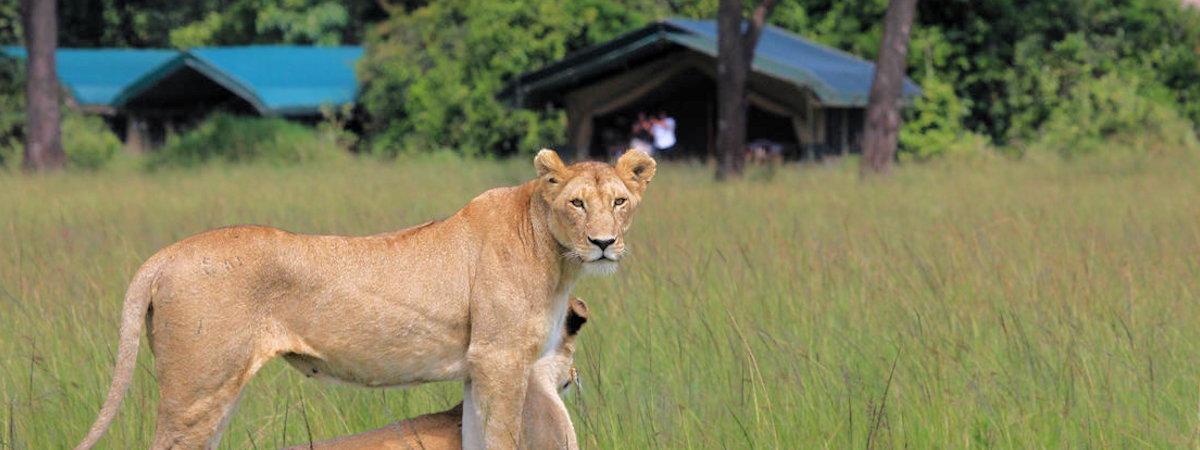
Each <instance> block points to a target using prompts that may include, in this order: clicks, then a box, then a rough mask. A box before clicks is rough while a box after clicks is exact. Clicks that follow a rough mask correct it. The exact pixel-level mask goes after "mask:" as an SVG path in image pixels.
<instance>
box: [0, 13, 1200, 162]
mask: <svg viewBox="0 0 1200 450" xmlns="http://www.w3.org/2000/svg"><path fill="white" fill-rule="evenodd" d="M716 5H717V1H716V0H627V1H605V0H569V1H549V0H515V1H510V2H494V1H485V0H445V1H437V2H422V1H396V2H376V1H371V0H355V1H349V2H333V1H328V0H204V1H197V2H184V3H178V2H172V1H165V0H86V1H77V2H63V6H62V12H61V16H62V20H61V27H60V44H61V45H63V46H83V47H90V46H138V47H146V46H150V47H167V46H174V47H184V48H186V47H191V46H198V45H231V44H249V43H305V44H317V45H332V44H360V43H361V44H363V45H366V47H367V57H366V58H365V59H364V61H363V62H362V64H360V67H359V75H360V80H361V82H362V83H363V89H362V91H361V92H362V94H361V99H360V105H361V108H360V110H359V111H357V113H358V114H359V116H360V117H362V118H363V119H364V120H365V124H366V127H365V128H366V136H365V137H366V138H367V139H365V140H363V141H362V144H363V145H362V146H361V147H360V148H362V149H366V150H370V151H372V152H374V153H376V154H379V155H383V156H387V157H391V156H395V155H397V154H400V153H413V152H418V153H419V152H429V151H453V152H457V153H460V154H464V155H482V154H489V155H507V154H512V153H517V152H529V151H532V150H536V149H538V148H541V147H544V146H549V145H553V144H556V143H561V142H563V141H564V132H565V117H564V115H563V113H562V112H561V111H554V110H551V111H547V110H524V109H512V108H510V107H508V106H507V105H504V104H502V103H501V102H500V101H499V100H497V98H496V94H497V92H499V90H500V89H502V88H503V86H504V84H505V83H506V82H508V81H509V80H511V79H512V78H513V77H514V76H516V75H517V74H520V73H522V72H524V71H528V70H532V69H535V68H537V67H540V66H542V65H544V64H547V63H549V62H551V61H554V60H556V59H559V58H561V57H563V56H564V55H566V54H568V53H570V52H572V51H575V50H579V49H581V48H584V47H587V46H589V45H592V44H595V43H599V42H602V41H605V40H608V39H610V38H612V37H614V36H616V35H619V34H620V33H623V32H627V31H630V30H633V29H636V28H638V27H641V26H644V25H645V24H646V23H648V22H650V21H653V20H656V19H660V18H665V17H671V16H682V17H693V18H713V17H714V16H715V13H716ZM886 5H887V1H886V0H856V1H850V2H846V1H832V0H781V2H780V5H779V6H778V8H777V9H776V11H775V14H774V15H773V16H772V18H771V22H772V23H773V24H775V25H777V26H779V27H782V28H785V29H788V30H790V31H793V32H795V33H798V34H800V35H802V36H805V37H808V38H811V39H814V40H816V41H818V42H822V43H825V44H827V45H831V46H834V47H837V48H840V49H843V50H846V51H849V52H851V53H854V54H856V55H859V56H861V57H863V58H866V59H873V58H874V57H875V52H876V50H877V48H878V45H879V44H878V43H879V39H880V31H881V29H880V27H881V24H882V17H883V13H884V10H885V8H886ZM16 11H17V9H16V8H15V7H0V42H11V43H16V42H19V40H20V39H19V36H20V33H19V31H20V27H19V23H18V21H16V20H15V14H16ZM909 66H910V70H909V73H910V76H911V77H912V78H913V79H914V80H915V81H917V83H919V84H920V85H921V86H922V87H923V88H924V90H925V96H924V97H923V98H922V99H921V100H920V101H918V103H917V104H916V105H915V107H914V108H910V109H909V110H908V116H909V117H908V121H907V122H906V123H905V125H904V130H903V132H902V133H903V137H902V139H901V144H902V149H901V150H902V152H903V157H904V158H905V159H906V160H910V161H918V160H928V159H930V158H934V157H937V156H939V155H943V154H947V153H956V152H959V151H978V150H979V149H981V148H989V147H998V148H999V150H1000V151H1002V152H1004V153H1008V154H1012V155H1021V154H1022V153H1023V152H1024V151H1025V149H1026V148H1028V147H1029V144H1030V143H1032V142H1033V141H1039V140H1045V139H1055V140H1058V142H1057V143H1056V145H1057V146H1059V147H1060V151H1061V152H1064V153H1074V152H1092V151H1096V150H1097V149H1098V148H1100V147H1103V146H1099V145H1096V142H1102V141H1104V140H1105V139H1107V137H1108V135H1109V134H1111V133H1112V131H1111V130H1110V128H1113V127H1115V128H1117V129H1124V130H1136V129H1141V128H1152V129H1154V132H1155V136H1158V135H1160V134H1163V133H1165V134H1167V135H1166V136H1164V139H1165V140H1166V141H1167V142H1171V143H1174V142H1178V141H1179V140H1180V139H1183V138H1182V137H1181V136H1180V135H1179V133H1180V132H1182V131H1184V130H1185V129H1186V128H1191V129H1192V132H1193V133H1194V132H1195V124H1196V123H1197V122H1198V121H1200V11H1198V10H1197V9H1182V8H1181V7H1180V2H1179V1H1178V0H1121V1H1117V0H1021V1H1017V0H977V1H964V0H926V1H922V2H920V4H919V10H918V14H917V23H916V24H915V26H914V29H913V37H912V43H911V51H910V53H909ZM8 78H11V77H8ZM8 78H6V77H0V92H3V91H4V88H3V84H5V83H11V82H12V81H11V80H9V79H8ZM1102 91H1103V92H1104V95H1106V96H1109V97H1110V98H1109V99H1108V100H1085V99H1084V97H1085V96H1086V95H1087V94H1085V93H1087V92H1092V93H1098V92H1102ZM2 95H3V94H0V100H3V99H4V97H3V96H2ZM1117 99H1120V100H1119V101H1121V102H1125V103H1123V104H1127V105H1128V104H1138V105H1143V106H1140V107H1139V108H1141V109H1139V110H1144V109H1146V108H1152V109H1154V110H1155V111H1156V112H1155V113H1153V114H1146V113H1136V114H1125V113H1123V112H1120V111H1118V110H1116V109H1113V108H1108V109H1106V108H1104V107H1103V104H1104V103H1105V102H1110V101H1114V100H1117ZM16 104H17V103H15V102H6V104H5V105H0V110H11V109H12V108H11V107H10V106H8V105H16ZM1093 107H1094V108H1097V109H1089V110H1087V111H1083V110H1081V109H1080V108H1093ZM3 114H7V112H3V111H0V145H2V142H3V141H5V140H6V139H11V136H13V134H12V133H11V131H6V130H5V129H4V126H5V124H6V123H10V122H6V121H5V118H4V117H2V115H3ZM1079 114H1083V115H1085V116H1087V117H1088V119H1087V120H1088V123H1089V125H1086V126H1079V127H1076V126H1074V125H1072V124H1069V123H1067V122H1070V120H1069V118H1070V117H1075V116H1076V115H1079ZM1163 115H1166V116H1170V117H1172V119H1170V120H1169V121H1170V126H1169V127H1161V126H1158V125H1157V124H1156V123H1154V122H1153V120H1155V118H1158V117H1160V116H1163ZM1056 118H1057V119H1056ZM1176 125H1178V126H1176ZM1047 127H1050V128H1047ZM1064 127H1066V128H1073V129H1072V130H1069V131H1068V130H1065V129H1064ZM10 129H11V127H10ZM1134 147H1135V148H1141V146H1134Z"/></svg>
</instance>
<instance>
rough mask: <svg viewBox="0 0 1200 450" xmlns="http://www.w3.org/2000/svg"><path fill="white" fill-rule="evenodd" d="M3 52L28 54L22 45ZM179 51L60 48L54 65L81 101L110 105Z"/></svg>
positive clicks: (78, 100)
mask: <svg viewBox="0 0 1200 450" xmlns="http://www.w3.org/2000/svg"><path fill="white" fill-rule="evenodd" d="M0 53H3V55H7V56H9V57H14V58H21V59H24V58H25V49H24V48H23V47H0ZM178 54H179V52H177V51H174V50H161V49H130V48H96V49H85V48H60V49H58V50H57V51H56V52H55V66H56V69H57V70H56V72H57V73H58V79H59V82H60V83H62V84H63V85H64V86H66V88H67V90H69V91H70V92H71V96H72V97H74V98H75V101H76V102H78V103H79V104H80V105H84V106H109V107H111V106H113V100H115V99H116V97H117V96H118V95H119V94H120V93H121V91H122V90H124V89H125V88H126V87H128V86H129V85H130V84H132V83H133V82H134V81H137V79H138V78H140V77H142V76H143V75H145V74H147V73H149V72H150V71H152V70H154V68H156V67H158V66H159V65H161V64H163V63H164V62H167V61H168V60H170V59H171V58H172V57H174V56H176V55H178Z"/></svg>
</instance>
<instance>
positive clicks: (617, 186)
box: [533, 150, 656, 273]
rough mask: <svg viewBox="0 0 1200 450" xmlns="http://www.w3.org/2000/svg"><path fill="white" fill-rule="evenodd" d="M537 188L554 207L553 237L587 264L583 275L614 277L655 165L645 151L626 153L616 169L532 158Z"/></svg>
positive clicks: (550, 154) (549, 154) (552, 156)
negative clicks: (630, 227) (610, 274)
mask: <svg viewBox="0 0 1200 450" xmlns="http://www.w3.org/2000/svg"><path fill="white" fill-rule="evenodd" d="M533 166H534V168H535V169H537V174H538V183H539V186H538V189H539V191H540V193H541V196H542V198H543V199H544V200H545V201H546V203H548V204H549V205H550V211H551V213H550V232H551V233H552V234H553V235H554V238H555V239H556V240H558V243H559V244H560V245H562V246H563V247H565V248H566V249H567V251H566V253H565V256H566V257H568V258H574V259H576V260H578V261H579V262H580V263H582V264H583V268H584V272H585V273H612V272H614V271H616V269H617V261H620V260H621V257H622V256H624V254H625V238H624V236H625V230H628V229H629V225H630V223H632V221H633V212H634V210H636V209H637V206H638V203H640V202H641V200H642V193H643V192H645V191H646V186H647V185H648V184H650V180H651V179H653V178H654V171H655V168H656V164H655V162H654V159H653V158H651V157H650V155H647V154H646V153H644V152H641V151H637V150H630V151H628V152H625V154H624V155H622V156H621V158H620V159H618V160H617V164H616V165H608V164H605V163H601V162H582V163H576V164H572V165H570V166H567V165H565V164H563V162H562V159H559V157H558V153H555V152H554V151H553V150H542V151H540V152H538V154H537V156H536V157H534V159H533Z"/></svg>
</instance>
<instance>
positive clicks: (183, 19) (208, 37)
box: [0, 0, 385, 47]
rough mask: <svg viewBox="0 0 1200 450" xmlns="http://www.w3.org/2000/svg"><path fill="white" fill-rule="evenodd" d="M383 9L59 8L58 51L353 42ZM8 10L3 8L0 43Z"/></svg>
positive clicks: (333, 4) (243, 3)
mask: <svg viewBox="0 0 1200 450" xmlns="http://www.w3.org/2000/svg"><path fill="white" fill-rule="evenodd" d="M4 4H8V3H7V2H6V3H4ZM383 7H384V6H383V2H378V1H376V0H345V1H333V0H194V1H176V0H141V1H136V2H129V1H109V0H105V1H70V2H59V25H60V26H59V29H60V39H59V45H62V46H64V47H169V46H177V47H194V46H200V45H237V44H279V43H295V44H321V45H333V44H350V43H357V42H360V41H361V39H362V35H363V34H364V30H365V29H366V27H367V26H368V25H369V24H371V23H374V22H376V21H378V20H381V19H382V18H383V17H384V16H385V15H384V11H383ZM4 12H5V10H4V7H3V6H0V39H2V38H3V33H2V31H3V29H2V27H3V13H4ZM4 42H5V41H3V40H0V43H4Z"/></svg>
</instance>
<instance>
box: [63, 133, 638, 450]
mask: <svg viewBox="0 0 1200 450" xmlns="http://www.w3.org/2000/svg"><path fill="white" fill-rule="evenodd" d="M534 167H535V169H536V170H537V178H534V179H533V180H530V181H528V182H526V183H524V184H521V185H519V186H514V187H509V188H498V189H492V190H489V191H487V192H484V193H483V194H481V195H480V196H478V197H476V198H475V199H473V200H471V202H470V203H468V204H467V205H466V206H465V207H463V208H462V209H461V210H459V211H458V212H456V213H455V214H454V215H453V216H451V217H449V218H447V219H446V220H443V221H440V222H431V223H428V224H425V225H421V226H418V227H415V228H410V229H406V230H401V231H397V232H394V233H387V234H381V235H375V236H366V237H345V236H311V235H300V234H294V233H289V232H286V231H282V230H278V229H274V228H267V227H256V226H239V227H231V228H222V229H218V230H213V231H209V232H206V233H202V234H199V235H196V236H193V237H190V238H187V239H184V240H182V241H180V242H177V243H175V244H173V245H171V246H168V247H166V248H164V249H162V250H160V251H159V252H158V253H156V254H155V255H154V256H151V257H150V259H149V260H147V261H146V262H145V263H144V264H143V265H142V267H141V268H140V269H138V272H137V274H136V275H134V277H133V281H132V282H131V283H130V286H129V290H128V291H126V293H125V304H124V307H123V310H122V319H121V328H120V337H119V341H118V350H117V361H116V367H115V369H114V372H115V373H114V375H113V380H112V384H111V386H110V388H109V392H108V398H107V399H106V400H105V401H104V405H103V406H102V407H101V409H100V414H99V416H98V417H97V418H96V422H95V423H94V424H92V428H91V429H90V431H88V434H87V436H86V437H85V438H84V440H83V442H82V443H80V444H79V446H78V447H77V448H81V449H87V448H91V447H92V446H94V445H95V444H96V441H98V440H99V439H100V437H101V435H103V434H104V432H105V430H106V429H107V428H108V426H109V425H110V424H111V422H112V420H113V417H114V416H115V415H116V413H117V409H118V407H119V405H120V403H121V400H122V398H123V397H124V396H125V391H126V390H127V389H128V387H129V384H130V381H131V379H132V378H133V369H134V364H135V362H136V359H137V351H138V336H139V335H140V334H141V329H142V326H143V325H144V326H145V327H146V328H147V329H148V330H149V333H148V334H149V342H150V349H151V351H153V352H154V355H155V360H154V370H155V373H156V374H157V380H158V386H159V398H160V400H159V405H158V417H157V420H156V423H155V434H154V441H153V444H152V447H153V448H155V449H164V448H204V447H208V448H211V447H215V446H216V444H217V442H218V441H219V440H220V435H221V431H222V430H223V429H224V426H225V424H226V422H227V421H228V420H229V417H230V415H231V414H230V413H231V411H233V408H234V405H235V404H236V403H237V399H238V397H239V395H240V394H241V392H242V387H243V386H245V385H246V383H247V382H248V381H249V380H250V378H251V377H253V376H254V373H255V372H256V371H258V369H259V368H261V367H262V366H263V364H265V363H266V362H267V361H269V360H270V359H272V358H274V357H276V356H283V357H284V358H286V359H287V361H288V362H289V363H291V364H292V365H293V366H294V367H296V368H297V369H299V370H301V371H303V372H304V373H307V374H309V375H312V376H320V377H326V378H330V379H335V380H340V381H344V382H349V383H356V384H361V385H366V386H402V385H411V384H417V383H422V382H427V381H436V380H466V382H465V383H464V392H463V396H464V398H465V405H464V412H463V432H462V437H463V445H464V447H466V448H479V447H482V446H485V445H486V447H487V448H514V447H516V446H517V445H518V444H519V443H520V442H521V428H522V427H521V416H522V413H523V406H524V399H525V390H526V383H527V378H526V374H527V373H528V368H529V366H530V365H531V364H533V363H534V361H536V360H537V359H538V358H539V357H540V356H542V355H545V354H546V353H547V352H551V351H553V349H555V348H557V346H558V342H559V340H560V339H561V337H562V333H561V332H559V330H561V327H559V326H558V324H560V323H562V321H563V319H564V317H565V316H566V311H567V298H568V295H569V294H570V292H571V289H572V288H573V287H574V285H575V282H576V279H577V278H578V277H579V276H580V275H581V274H586V273H611V272H613V271H614V270H616V267H617V261H619V260H620V259H621V257H622V255H624V253H625V242H624V238H623V236H624V234H625V231H626V230H627V229H628V228H629V225H630V222H631V220H632V218H633V213H634V210H635V209H636V208H637V206H638V203H639V202H640V201H641V198H642V194H643V192H645V190H646V187H647V185H648V184H649V183H650V180H651V179H653V178H654V173H655V169H656V166H655V162H654V159H652V158H650V157H649V156H648V155H646V154H645V153H642V152H638V151H630V152H627V153H626V154H625V155H623V156H621V158H620V159H619V160H618V161H617V163H616V164H615V165H608V164H605V163H599V162H582V163H576V164H573V165H571V166H567V165H565V164H563V162H562V160H560V159H559V157H558V154H556V153H555V152H554V151H552V150H542V151H541V152H538V154H537V156H536V157H534Z"/></svg>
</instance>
